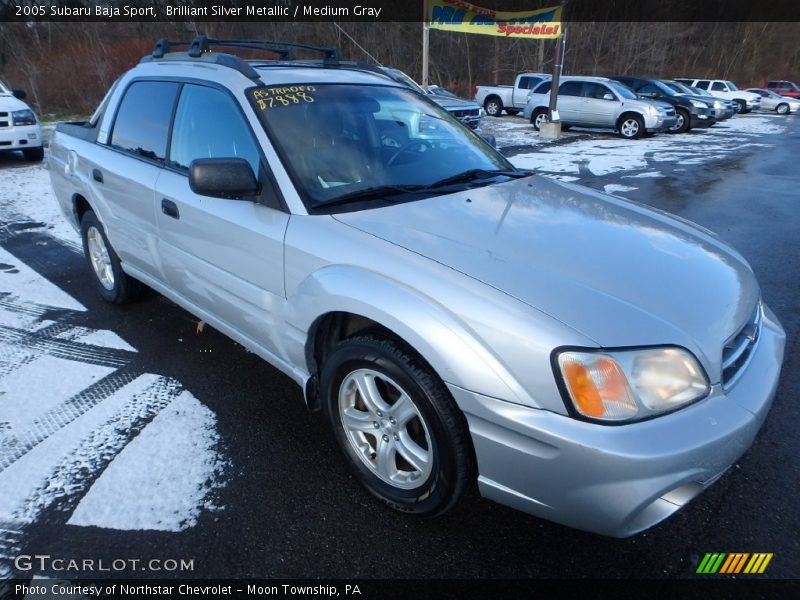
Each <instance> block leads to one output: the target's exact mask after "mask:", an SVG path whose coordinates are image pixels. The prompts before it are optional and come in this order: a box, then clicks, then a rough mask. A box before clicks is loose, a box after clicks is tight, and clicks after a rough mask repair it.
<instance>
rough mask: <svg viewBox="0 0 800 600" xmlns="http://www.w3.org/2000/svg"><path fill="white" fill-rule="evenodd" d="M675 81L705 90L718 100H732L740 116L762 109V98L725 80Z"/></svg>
mask: <svg viewBox="0 0 800 600" xmlns="http://www.w3.org/2000/svg"><path fill="white" fill-rule="evenodd" d="M675 81H678V82H680V83H683V84H684V85H688V86H691V87H696V88H699V89H701V90H705V91H707V92H708V93H709V94H711V95H712V96H716V97H717V98H725V99H726V100H732V101H733V102H734V104H735V105H736V106H735V108H736V112H737V113H740V114H744V113H749V112H750V111H751V110H756V109H758V108H761V96H759V95H758V94H754V93H752V92H747V91H744V90H740V89H739V88H738V87H736V84H735V83H733V82H732V81H726V80H723V79H691V78H688V77H683V78H680V79H677V78H676V79H675Z"/></svg>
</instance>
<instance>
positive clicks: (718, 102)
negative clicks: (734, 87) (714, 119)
mask: <svg viewBox="0 0 800 600" xmlns="http://www.w3.org/2000/svg"><path fill="white" fill-rule="evenodd" d="M714 108H717V109H719V108H722V102H720V101H719V100H714Z"/></svg>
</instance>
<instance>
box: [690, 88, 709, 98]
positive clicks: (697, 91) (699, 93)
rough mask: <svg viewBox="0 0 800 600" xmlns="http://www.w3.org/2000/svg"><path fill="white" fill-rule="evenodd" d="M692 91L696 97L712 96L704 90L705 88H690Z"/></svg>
mask: <svg viewBox="0 0 800 600" xmlns="http://www.w3.org/2000/svg"><path fill="white" fill-rule="evenodd" d="M689 89H690V90H692V92H693V93H694V95H695V96H710V95H711V94H710V93H709V92H707V91H706V90H704V89H703V88H699V87H690V88H689Z"/></svg>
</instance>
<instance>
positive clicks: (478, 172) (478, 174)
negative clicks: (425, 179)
mask: <svg viewBox="0 0 800 600" xmlns="http://www.w3.org/2000/svg"><path fill="white" fill-rule="evenodd" d="M529 175H531V173H528V172H526V171H504V170H502V169H496V170H492V169H469V170H468V171H464V172H463V173H458V174H457V175H453V176H452V177H445V178H444V179H440V180H439V181H436V182H435V183H432V184H431V185H429V186H428V188H431V189H433V188H440V187H445V186H447V185H454V184H456V183H469V182H470V181H476V180H478V179H491V178H492V177H499V176H505V177H511V178H513V179H519V178H520V177H528V176H529Z"/></svg>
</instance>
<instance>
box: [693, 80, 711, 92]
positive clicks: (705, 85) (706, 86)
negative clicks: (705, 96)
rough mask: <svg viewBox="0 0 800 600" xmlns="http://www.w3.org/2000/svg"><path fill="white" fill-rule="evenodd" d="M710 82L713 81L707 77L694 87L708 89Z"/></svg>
mask: <svg viewBox="0 0 800 600" xmlns="http://www.w3.org/2000/svg"><path fill="white" fill-rule="evenodd" d="M710 83H711V82H710V81H708V80H707V79H701V80H700V81H698V82H697V84H696V85H695V86H694V87H699V88H700V89H701V90H707V89H708V84H710Z"/></svg>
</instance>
